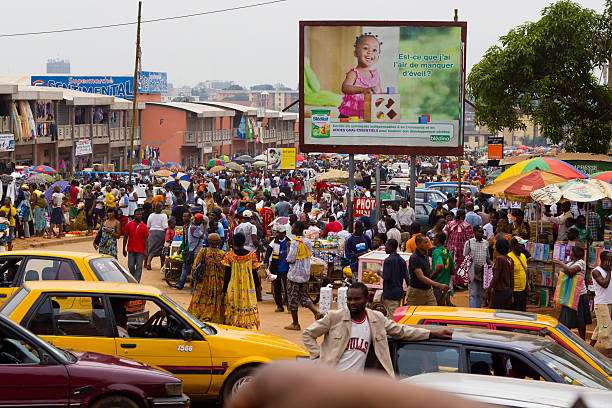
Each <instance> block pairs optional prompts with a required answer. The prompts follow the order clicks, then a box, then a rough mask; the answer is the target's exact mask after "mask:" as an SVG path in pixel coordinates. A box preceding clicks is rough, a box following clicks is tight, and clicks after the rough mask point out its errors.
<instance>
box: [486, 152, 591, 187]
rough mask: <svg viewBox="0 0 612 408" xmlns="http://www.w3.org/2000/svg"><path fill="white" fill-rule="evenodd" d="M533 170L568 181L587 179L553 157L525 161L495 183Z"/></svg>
mask: <svg viewBox="0 0 612 408" xmlns="http://www.w3.org/2000/svg"><path fill="white" fill-rule="evenodd" d="M531 170H542V171H545V172H548V173H552V174H554V175H557V176H560V177H563V178H564V179H566V180H571V179H576V178H580V179H583V178H587V175H586V174H584V173H583V172H581V171H580V170H578V169H577V168H575V167H574V166H572V165H571V164H569V163H566V162H564V161H563V160H558V159H554V158H552V157H534V158H533V159H529V160H523V161H521V162H518V163H516V164H515V165H513V166H511V167H509V168H508V169H506V170H505V171H504V172H503V173H502V174H500V175H499V176H498V177H497V178H496V179H495V182H498V181H501V180H503V179H506V178H508V177H512V176H516V175H519V174H525V173H528V172H530V171H531Z"/></svg>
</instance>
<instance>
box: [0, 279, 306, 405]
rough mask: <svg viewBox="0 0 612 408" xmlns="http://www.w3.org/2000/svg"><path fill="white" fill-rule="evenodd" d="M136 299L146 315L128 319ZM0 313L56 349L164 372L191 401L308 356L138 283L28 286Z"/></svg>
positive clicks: (285, 342) (223, 391) (221, 392)
mask: <svg viewBox="0 0 612 408" xmlns="http://www.w3.org/2000/svg"><path fill="white" fill-rule="evenodd" d="M133 301H139V302H142V303H144V311H145V312H144V313H138V314H130V313H129V311H128V310H126V304H129V302H133ZM71 305H78V306H77V307H73V306H71ZM83 305H89V308H85V307H84V306H83ZM0 314H2V315H4V316H5V317H8V318H9V319H11V320H13V321H14V322H17V323H19V324H21V325H22V326H23V327H25V328H27V329H29V330H30V331H31V332H33V333H35V334H37V335H39V336H40V337H42V338H43V339H45V340H47V341H48V342H50V343H52V344H53V345H55V346H57V347H60V348H66V349H72V350H76V351H92V352H97V353H101V354H110V355H115V356H121V357H124V358H128V359H131V360H136V361H140V362H142V363H146V364H149V365H151V366H156V367H159V368H161V369H163V370H166V371H168V372H170V373H172V374H173V375H174V376H176V377H178V378H180V379H181V380H182V381H183V386H184V392H185V393H186V394H188V395H189V396H190V397H191V398H192V399H206V398H215V397H220V398H221V399H226V398H227V397H229V395H231V394H232V393H234V392H236V391H237V390H238V389H239V388H240V387H241V386H243V385H244V384H246V383H247V382H249V381H251V379H252V375H253V370H254V368H255V367H256V366H257V365H259V364H262V363H266V362H269V361H271V360H277V359H293V360H295V359H297V358H305V357H307V356H308V354H307V353H306V352H305V350H304V349H303V348H302V347H299V346H298V345H296V344H294V343H292V342H290V341H288V340H285V339H282V338H280V337H276V336H272V335H267V334H263V333H258V332H255V331H250V330H244V329H239V328H235V327H230V326H223V325H217V324H209V323H204V322H200V321H198V320H197V319H196V318H194V317H193V316H191V315H190V314H189V313H188V312H187V311H185V310H184V309H183V308H182V307H181V306H180V305H179V304H177V303H176V302H174V301H173V300H172V299H170V298H169V297H167V296H166V295H164V294H163V293H162V292H161V291H160V290H159V289H156V288H154V287H151V286H145V285H140V284H132V283H111V282H95V283H94V282H91V283H88V284H87V285H82V284H79V283H78V282H65V281H64V282H60V281H55V282H51V281H47V282H26V283H25V284H24V285H23V287H22V288H21V289H19V290H18V291H17V292H15V294H13V296H12V297H11V298H10V299H9V300H8V301H7V302H6V303H5V304H4V305H3V306H2V308H1V309H0Z"/></svg>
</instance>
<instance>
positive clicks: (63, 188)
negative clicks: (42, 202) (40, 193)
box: [45, 180, 70, 203]
mask: <svg viewBox="0 0 612 408" xmlns="http://www.w3.org/2000/svg"><path fill="white" fill-rule="evenodd" d="M56 186H58V187H59V189H60V192H61V193H66V192H67V190H68V189H69V188H70V182H69V181H67V180H60V181H56V182H55V183H53V184H51V185H50V186H49V188H48V189H47V191H45V199H46V200H47V202H48V203H50V202H51V196H52V195H53V190H54V189H55V187H56Z"/></svg>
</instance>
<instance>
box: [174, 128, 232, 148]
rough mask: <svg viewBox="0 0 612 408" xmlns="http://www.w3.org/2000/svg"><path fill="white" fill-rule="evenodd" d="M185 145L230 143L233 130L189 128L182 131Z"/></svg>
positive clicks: (208, 145) (198, 145) (204, 145)
mask: <svg viewBox="0 0 612 408" xmlns="http://www.w3.org/2000/svg"><path fill="white" fill-rule="evenodd" d="M182 134H183V145H185V146H196V147H211V146H213V145H214V146H218V145H221V144H222V143H225V144H227V143H230V142H231V141H232V131H231V130H230V129H221V130H204V131H194V130H188V131H185V132H182Z"/></svg>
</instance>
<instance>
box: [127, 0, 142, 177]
mask: <svg viewBox="0 0 612 408" xmlns="http://www.w3.org/2000/svg"><path fill="white" fill-rule="evenodd" d="M141 9H142V1H139V2H138V24H137V25H136V59H135V62H134V99H133V100H132V132H131V133H130V178H129V179H128V180H129V183H130V184H131V183H132V177H133V171H134V133H136V111H137V106H138V103H137V99H138V67H139V66H140V11H141Z"/></svg>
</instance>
